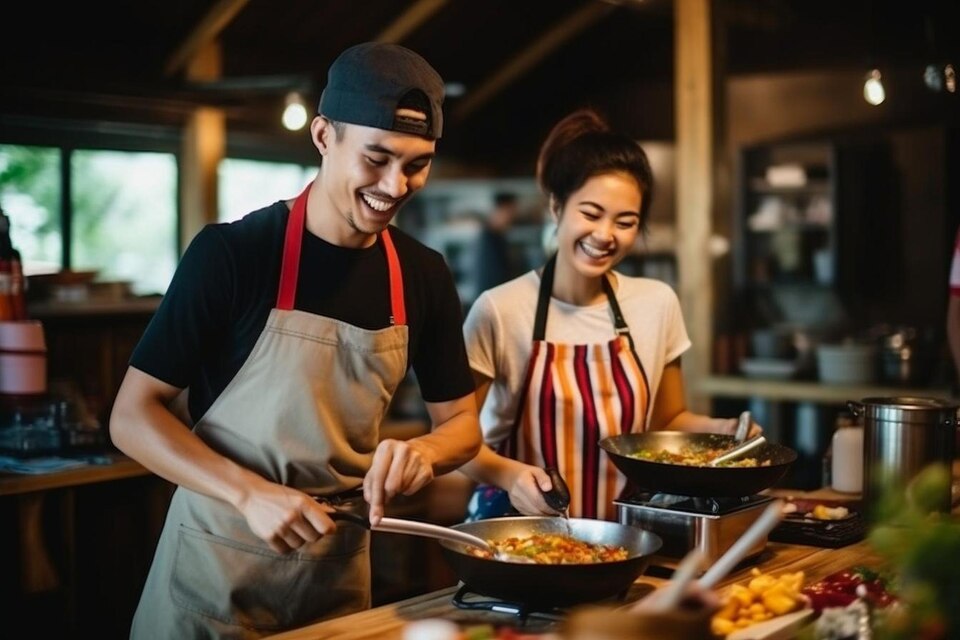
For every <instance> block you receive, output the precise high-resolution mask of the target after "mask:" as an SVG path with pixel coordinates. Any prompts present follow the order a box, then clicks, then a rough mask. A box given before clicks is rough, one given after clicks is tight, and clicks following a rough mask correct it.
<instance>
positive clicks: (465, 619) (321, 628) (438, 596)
mask: <svg viewBox="0 0 960 640" xmlns="http://www.w3.org/2000/svg"><path fill="white" fill-rule="evenodd" d="M879 562H880V559H879V558H878V557H877V556H875V555H874V554H873V553H872V552H871V550H870V548H869V547H868V546H867V544H866V542H859V543H857V544H853V545H850V546H848V547H843V548H840V549H822V548H819V547H808V546H801V545H791V544H780V543H774V542H771V543H769V544H768V545H767V548H766V549H765V550H764V551H763V553H762V554H761V556H760V559H759V561H758V562H757V563H754V564H751V565H747V566H745V567H744V568H742V569H740V570H739V571H736V572H734V573H731V574H730V575H728V576H727V578H726V579H725V580H724V581H723V582H721V584H720V588H722V587H723V586H726V585H729V584H731V583H734V582H739V581H742V580H744V579H745V578H747V577H748V576H749V573H750V567H752V566H756V567H759V568H760V569H761V570H763V571H764V572H767V573H775V574H779V573H783V572H795V571H804V572H805V573H806V581H807V582H808V583H811V582H815V581H817V580H820V579H821V578H824V577H826V576H827V575H829V574H831V573H833V572H835V571H839V570H841V569H845V568H847V567H850V566H853V565H868V566H870V565H874V566H876V565H878V564H879ZM658 573H659V571H658ZM647 574H650V575H646V574H645V575H642V576H640V578H638V579H637V581H636V582H635V583H634V585H633V587H631V589H630V592H629V593H628V594H627V597H626V600H627V601H634V600H637V599H639V598H641V597H643V596H644V595H646V594H647V593H649V592H650V591H651V590H653V589H654V588H656V587H659V586H661V585H663V584H665V583H666V582H667V578H666V577H658V576H656V575H653V571H647ZM456 591H457V587H456V586H454V587H449V588H446V589H441V590H438V591H434V592H432V593H428V594H425V595H422V596H418V597H415V598H410V599H407V600H401V601H399V602H395V603H391V604H388V605H384V606H381V607H377V608H374V609H370V610H368V611H362V612H360V613H355V614H352V615H348V616H343V617H340V618H335V619H333V620H327V621H325V622H319V623H316V624H312V625H309V626H306V627H302V628H300V629H295V630H292V631H287V632H284V633H281V634H278V635H275V636H271V638H272V640H319V639H320V638H323V639H324V640H366V639H370V640H373V639H378V640H383V639H391V638H402V636H403V627H404V625H405V624H407V623H408V622H411V621H413V620H421V619H425V618H446V619H449V620H453V621H455V622H457V623H459V624H460V625H461V626H471V625H480V624H494V625H496V624H503V625H509V624H516V623H517V619H516V618H515V617H513V616H512V615H510V614H498V613H492V612H479V611H464V610H461V609H457V608H456V607H455V606H454V604H453V603H452V598H453V595H454V594H455V593H456ZM528 632H532V631H529V630H528Z"/></svg>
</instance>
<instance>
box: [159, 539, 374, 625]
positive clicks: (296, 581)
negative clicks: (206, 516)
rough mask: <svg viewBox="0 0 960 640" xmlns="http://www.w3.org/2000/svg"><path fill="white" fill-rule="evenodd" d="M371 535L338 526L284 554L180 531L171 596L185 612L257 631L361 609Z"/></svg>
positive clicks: (366, 594) (365, 598)
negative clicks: (331, 533)
mask: <svg viewBox="0 0 960 640" xmlns="http://www.w3.org/2000/svg"><path fill="white" fill-rule="evenodd" d="M368 536H369V534H368V532H367V531H365V530H363V529H361V528H359V527H340V528H338V530H337V532H336V533H335V534H333V535H331V536H324V537H323V538H321V539H320V540H318V541H317V542H315V543H313V544H310V545H307V546H306V547H305V548H306V551H299V552H295V553H290V554H281V553H276V552H274V551H271V550H270V549H269V548H266V547H259V546H253V545H249V544H243V543H240V542H236V541H234V540H230V539H229V538H224V537H221V536H216V535H213V534H210V533H205V532H203V531H198V530H196V529H191V528H189V527H185V526H183V525H181V526H180V531H179V534H178V536H177V537H178V539H177V549H176V558H175V559H174V563H173V573H172V575H171V579H170V595H171V597H172V598H173V601H174V602H175V603H176V604H177V605H178V606H180V607H182V608H184V609H187V610H189V611H193V612H195V613H199V614H201V615H204V616H208V617H210V618H214V619H216V620H219V621H221V622H225V623H227V624H233V625H239V626H243V627H246V628H249V629H256V630H262V631H279V630H284V629H290V628H292V627H296V626H301V625H303V624H306V623H308V622H313V621H316V620H317V619H318V618H321V617H331V616H333V615H343V614H345V613H351V612H354V611H360V610H362V609H364V608H366V607H368V606H369V605H370V563H369V559H368V558H369V556H368V554H367V553H366V551H367V547H368Z"/></svg>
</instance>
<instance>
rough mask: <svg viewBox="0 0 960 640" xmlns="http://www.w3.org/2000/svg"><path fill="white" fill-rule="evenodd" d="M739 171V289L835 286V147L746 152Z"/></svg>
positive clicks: (817, 145) (770, 147)
mask: <svg viewBox="0 0 960 640" xmlns="http://www.w3.org/2000/svg"><path fill="white" fill-rule="evenodd" d="M740 171H741V177H740V183H741V190H740V199H741V202H740V203H739V206H738V210H739V212H740V215H739V218H740V224H739V225H738V226H739V231H740V240H741V243H740V245H739V246H741V247H743V250H742V251H741V252H740V253H739V264H738V269H737V276H738V277H737V284H738V285H739V287H741V288H743V287H768V286H777V285H814V286H825V287H829V286H832V285H833V284H834V281H835V265H836V251H837V233H836V225H835V212H836V210H837V195H836V158H835V152H834V147H833V146H832V145H830V144H828V143H806V144H799V143H798V144H789V145H787V144H785V145H763V146H758V147H751V148H747V149H745V150H744V151H743V152H742V157H741V163H740Z"/></svg>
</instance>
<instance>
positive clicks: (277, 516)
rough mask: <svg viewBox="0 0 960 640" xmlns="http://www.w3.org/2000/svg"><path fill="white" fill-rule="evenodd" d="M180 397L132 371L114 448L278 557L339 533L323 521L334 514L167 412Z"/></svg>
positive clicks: (118, 411) (115, 420)
mask: <svg viewBox="0 0 960 640" xmlns="http://www.w3.org/2000/svg"><path fill="white" fill-rule="evenodd" d="M180 391H181V389H179V388H177V387H175V386H172V385H170V384H167V383H165V382H163V381H162V380H159V379H157V378H155V377H153V376H151V375H149V374H147V373H144V372H143V371H140V370H139V369H136V368H135V367H130V368H128V369H127V373H126V375H125V376H124V379H123V382H122V384H121V385H120V390H119V391H118V393H117V398H116V401H115V403H114V406H113V412H112V413H111V415H110V437H111V439H112V440H113V443H114V444H115V445H116V446H117V448H118V449H120V450H121V451H123V452H124V453H125V454H127V455H128V456H130V457H131V458H133V459H134V460H136V461H138V462H140V463H141V464H142V465H143V466H144V467H146V468H147V469H149V470H150V471H152V472H154V473H156V474H157V475H159V476H161V477H163V478H165V479H167V480H169V481H170V482H173V483H174V484H177V485H180V486H183V487H185V488H187V489H190V490H191V491H195V492H197V493H202V494H204V495H207V496H210V497H212V498H216V499H218V500H223V501H224V502H226V503H228V504H231V505H233V506H234V507H235V508H236V509H237V510H238V511H239V512H240V513H242V514H243V516H244V517H245V518H246V520H247V524H248V525H249V526H250V528H251V530H252V531H253V532H254V533H255V534H256V535H257V536H259V537H260V538H262V539H263V540H264V541H266V542H267V543H268V544H269V545H270V546H271V547H272V548H273V549H275V550H276V551H280V552H286V551H291V550H293V549H297V548H299V547H300V546H302V545H303V544H304V542H313V541H316V540H317V539H318V538H319V537H320V536H321V535H323V534H326V533H330V532H332V531H334V530H335V529H336V526H335V525H334V524H333V521H331V520H330V519H329V518H328V517H327V515H326V514H327V513H328V512H329V511H330V508H329V507H327V506H325V505H320V504H318V503H317V502H316V501H314V500H313V499H312V498H311V497H310V496H308V495H306V494H304V493H302V492H300V491H297V490H295V489H291V488H289V487H285V486H282V485H279V484H276V483H273V482H270V481H269V480H267V479H265V478H263V477H262V476H260V475H258V474H257V473H255V472H253V471H251V470H249V469H246V468H244V467H242V466H240V465H238V464H237V463H235V462H233V461H232V460H230V459H229V458H226V457H224V456H222V455H220V454H219V453H217V452H216V451H214V450H213V449H211V448H210V447H209V446H207V445H206V443H204V442H203V441H202V440H201V439H200V438H198V437H197V436H196V435H195V434H194V433H193V431H191V429H190V428H189V427H188V426H187V425H186V424H184V423H183V422H182V421H181V420H180V419H178V418H177V417H176V416H175V415H174V414H173V412H172V411H171V410H170V408H169V407H170V404H171V403H172V402H173V400H174V399H175V398H176V397H177V395H178V394H179V393H180Z"/></svg>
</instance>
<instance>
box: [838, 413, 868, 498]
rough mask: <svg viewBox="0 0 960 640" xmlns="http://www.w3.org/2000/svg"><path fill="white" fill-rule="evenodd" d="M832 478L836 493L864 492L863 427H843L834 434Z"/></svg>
mask: <svg viewBox="0 0 960 640" xmlns="http://www.w3.org/2000/svg"><path fill="white" fill-rule="evenodd" d="M832 446H833V464H832V469H831V477H832V484H831V486H832V487H833V490H834V491H839V492H841V493H860V492H861V491H863V427H860V426H853V425H851V426H841V427H839V428H838V429H837V430H836V431H834V432H833V445H832Z"/></svg>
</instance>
